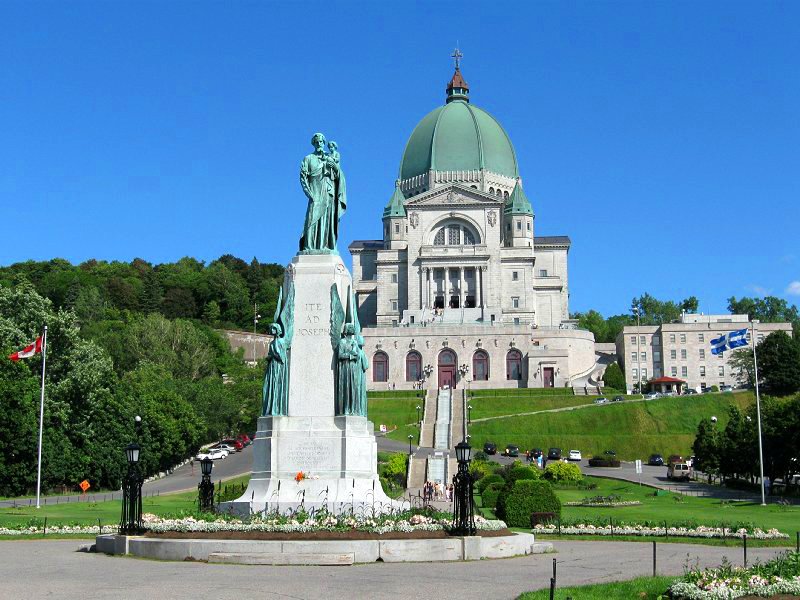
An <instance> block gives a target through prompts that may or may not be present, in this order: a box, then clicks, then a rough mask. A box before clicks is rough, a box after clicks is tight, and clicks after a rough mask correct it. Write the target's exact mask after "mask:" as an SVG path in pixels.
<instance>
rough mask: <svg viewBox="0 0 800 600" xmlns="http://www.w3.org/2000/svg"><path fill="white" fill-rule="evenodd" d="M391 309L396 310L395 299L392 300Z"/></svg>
mask: <svg viewBox="0 0 800 600" xmlns="http://www.w3.org/2000/svg"><path fill="white" fill-rule="evenodd" d="M392 310H397V300H392Z"/></svg>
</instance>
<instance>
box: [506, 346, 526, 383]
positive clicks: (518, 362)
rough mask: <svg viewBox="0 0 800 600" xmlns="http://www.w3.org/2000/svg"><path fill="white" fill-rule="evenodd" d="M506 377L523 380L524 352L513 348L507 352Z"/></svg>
mask: <svg viewBox="0 0 800 600" xmlns="http://www.w3.org/2000/svg"><path fill="white" fill-rule="evenodd" d="M506 379H513V380H516V381H521V380H522V353H521V352H520V351H519V350H516V349H513V348H512V349H511V350H509V351H508V354H506Z"/></svg>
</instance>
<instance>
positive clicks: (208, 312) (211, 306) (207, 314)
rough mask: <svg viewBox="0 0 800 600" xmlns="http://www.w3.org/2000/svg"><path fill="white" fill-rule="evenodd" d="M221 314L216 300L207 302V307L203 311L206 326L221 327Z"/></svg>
mask: <svg viewBox="0 0 800 600" xmlns="http://www.w3.org/2000/svg"><path fill="white" fill-rule="evenodd" d="M220 314H221V313H220V310H219V304H217V302H216V300H211V301H210V302H206V306H205V308H204V309H203V322H204V323H205V324H206V325H210V326H211V327H215V326H217V325H219V317H220Z"/></svg>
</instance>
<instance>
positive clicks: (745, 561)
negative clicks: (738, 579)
mask: <svg viewBox="0 0 800 600" xmlns="http://www.w3.org/2000/svg"><path fill="white" fill-rule="evenodd" d="M742 550H743V551H744V568H745V569H746V568H747V534H746V533H745V534H744V535H742Z"/></svg>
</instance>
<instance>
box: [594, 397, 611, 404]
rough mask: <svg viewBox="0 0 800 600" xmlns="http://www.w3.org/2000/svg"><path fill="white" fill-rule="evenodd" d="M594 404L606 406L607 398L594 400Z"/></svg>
mask: <svg viewBox="0 0 800 600" xmlns="http://www.w3.org/2000/svg"><path fill="white" fill-rule="evenodd" d="M594 403H595V404H608V398H595V399H594Z"/></svg>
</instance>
